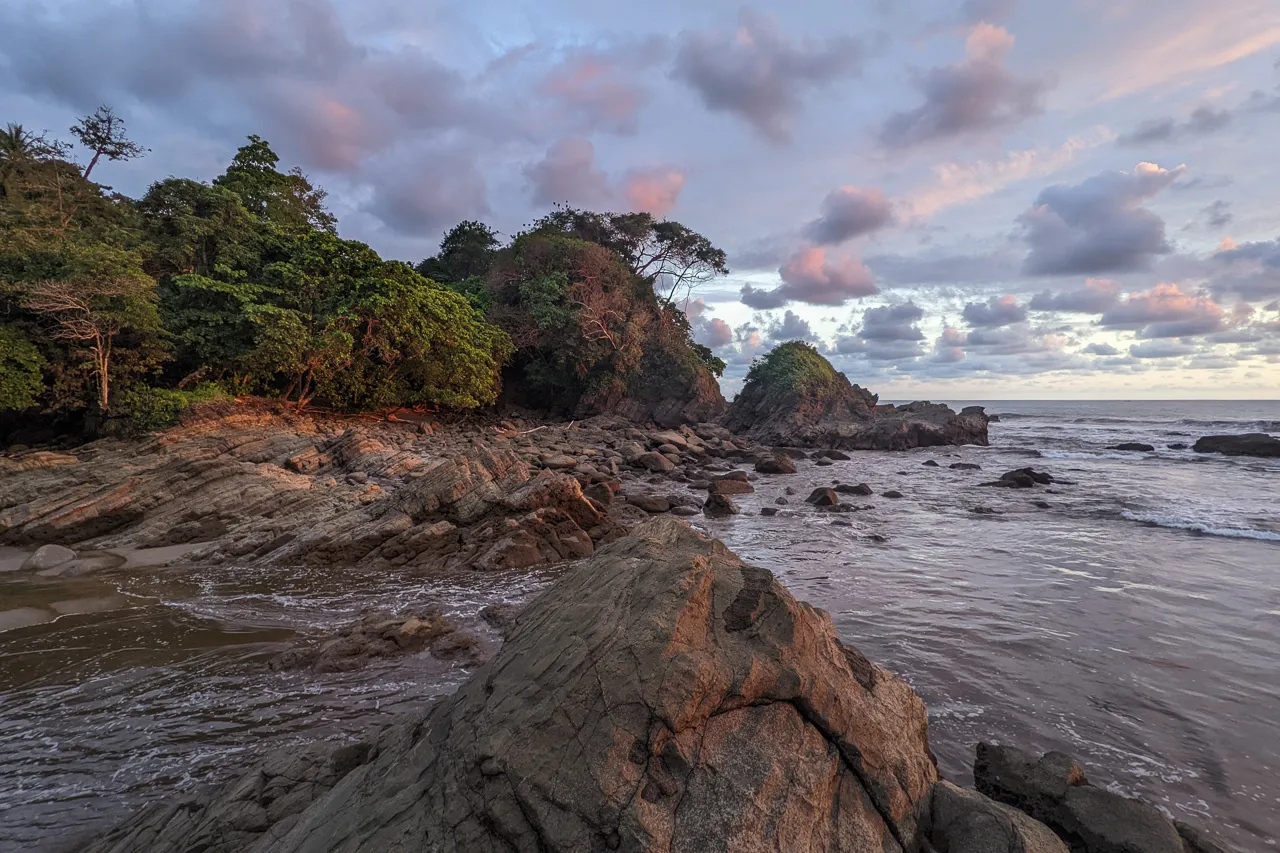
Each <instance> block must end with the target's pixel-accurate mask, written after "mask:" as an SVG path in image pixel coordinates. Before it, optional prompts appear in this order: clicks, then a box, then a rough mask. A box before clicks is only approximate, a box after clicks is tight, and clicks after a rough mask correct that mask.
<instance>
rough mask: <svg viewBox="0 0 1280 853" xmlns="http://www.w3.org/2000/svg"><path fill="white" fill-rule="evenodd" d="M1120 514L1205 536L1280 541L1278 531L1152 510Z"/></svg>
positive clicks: (1126, 511)
mask: <svg viewBox="0 0 1280 853" xmlns="http://www.w3.org/2000/svg"><path fill="white" fill-rule="evenodd" d="M1121 515H1123V516H1124V517H1125V518H1127V519H1129V520H1130V521H1140V522H1142V523H1143V524H1154V525H1155V526H1156V527H1168V528H1171V529H1174V530H1191V531H1194V532H1196V533H1203V534H1204V535H1206V536H1228V537H1231V538H1234V539H1259V540H1262V541H1264V542H1280V533H1276V532H1275V531H1272V530H1254V529H1253V528H1250V527H1243V528H1242V527H1219V526H1217V525H1214V524H1212V523H1209V522H1204V521H1191V520H1188V519H1185V518H1178V517H1176V516H1165V515H1160V514H1158V513H1154V512H1131V511H1129V510H1125V511H1124V512H1122V513H1121Z"/></svg>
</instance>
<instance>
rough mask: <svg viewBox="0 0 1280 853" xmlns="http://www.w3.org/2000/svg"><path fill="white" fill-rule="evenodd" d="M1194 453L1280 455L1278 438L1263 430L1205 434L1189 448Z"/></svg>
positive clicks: (1279, 440)
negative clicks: (1228, 433)
mask: <svg viewBox="0 0 1280 853" xmlns="http://www.w3.org/2000/svg"><path fill="white" fill-rule="evenodd" d="M1191 449H1192V450H1194V451H1195V452H1196V453H1222V454H1225V455H1227V456H1265V457H1280V438H1275V437H1273V436H1270V435H1267V434H1266V433H1265V432H1250V433H1245V434H1244V435H1206V436H1205V437H1204V438H1202V439H1200V440H1199V441H1197V442H1196V443H1195V445H1194V446H1193V447H1192V448H1191Z"/></svg>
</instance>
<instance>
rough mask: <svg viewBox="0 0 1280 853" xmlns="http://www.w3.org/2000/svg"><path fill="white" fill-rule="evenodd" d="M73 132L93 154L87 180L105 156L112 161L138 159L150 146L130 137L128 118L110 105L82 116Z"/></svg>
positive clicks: (86, 170)
mask: <svg viewBox="0 0 1280 853" xmlns="http://www.w3.org/2000/svg"><path fill="white" fill-rule="evenodd" d="M71 133H72V135H73V136H75V138H76V139H78V140H80V144H81V145H83V146H84V147H85V148H88V149H89V151H90V152H91V153H92V157H90V159H89V165H88V166H85V168H84V175H83V176H82V177H83V178H84V179H85V180H86V181H87V180H89V175H91V174H92V173H93V168H94V167H95V166H97V165H98V161H99V160H101V159H102V158H103V157H106V158H107V159H108V160H135V159H137V158H138V157H141V156H142V155H144V154H146V153H147V149H146V148H143V147H142V146H141V145H139V144H138V143H136V142H134V141H133V140H131V139H130V138H129V136H128V133H127V131H126V129H125V126H124V119H122V118H120V116H118V115H116V114H115V110H113V109H111V107H108V106H101V107H98V108H97V109H96V110H94V111H93V113H92V114H91V115H87V116H85V117H84V118H82V119H80V121H78V122H76V123H75V124H74V125H72V127H71Z"/></svg>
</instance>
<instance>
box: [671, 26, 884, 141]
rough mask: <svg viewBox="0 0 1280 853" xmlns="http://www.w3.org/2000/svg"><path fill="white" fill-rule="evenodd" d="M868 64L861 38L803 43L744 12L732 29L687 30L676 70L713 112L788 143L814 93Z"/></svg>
mask: <svg viewBox="0 0 1280 853" xmlns="http://www.w3.org/2000/svg"><path fill="white" fill-rule="evenodd" d="M861 62H862V46H861V45H860V44H859V43H858V41H857V40H856V39H854V38H851V37H848V36H834V37H831V38H827V39H823V40H813V39H807V38H806V39H801V40H799V41H797V40H794V39H791V38H789V37H788V36H786V35H784V34H783V33H782V32H781V31H780V30H779V29H778V25H777V23H776V22H775V21H774V20H773V19H771V18H769V17H766V16H764V15H762V14H760V13H759V12H756V11H754V10H752V9H749V8H744V9H743V10H742V11H741V12H740V13H739V19H738V26H737V28H735V29H734V30H732V31H727V32H715V33H695V32H684V33H681V35H680V38H679V44H678V47H677V51H676V60H675V68H674V71H673V72H672V73H673V76H674V77H675V78H676V79H677V80H679V81H681V82H683V83H685V84H686V85H688V86H689V87H690V88H692V89H693V90H694V91H695V92H697V94H698V96H699V97H700V98H701V99H702V102H703V104H704V105H705V106H706V107H707V109H709V110H712V111H716V112H727V113H731V114H734V115H736V116H738V117H739V118H741V119H743V120H744V121H746V122H748V123H749V124H750V125H751V126H752V127H754V128H755V129H756V130H758V131H759V132H760V133H761V134H763V135H764V136H765V137H767V138H768V139H770V140H772V141H774V142H785V141H787V140H788V139H789V138H790V126H791V122H792V120H793V119H794V118H795V116H796V115H797V114H798V113H799V112H800V110H801V107H802V102H803V99H804V95H805V92H806V90H808V89H812V88H817V87H820V86H823V85H826V84H829V83H831V82H833V81H835V80H837V79H840V78H842V77H848V76H851V75H854V74H856V73H858V71H859V69H860V67H861Z"/></svg>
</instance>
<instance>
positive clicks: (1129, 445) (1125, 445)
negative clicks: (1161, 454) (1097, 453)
mask: <svg viewBox="0 0 1280 853" xmlns="http://www.w3.org/2000/svg"><path fill="white" fill-rule="evenodd" d="M1107 450H1132V451H1134V452H1136V453H1150V452H1151V451H1153V450H1155V447H1153V446H1152V445H1150V444H1143V443H1142V442H1140V441H1125V442H1121V443H1120V444H1113V445H1111V446H1110V447H1108V448H1107Z"/></svg>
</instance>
